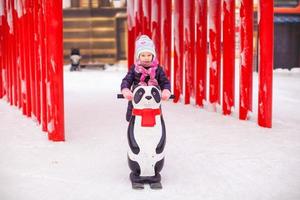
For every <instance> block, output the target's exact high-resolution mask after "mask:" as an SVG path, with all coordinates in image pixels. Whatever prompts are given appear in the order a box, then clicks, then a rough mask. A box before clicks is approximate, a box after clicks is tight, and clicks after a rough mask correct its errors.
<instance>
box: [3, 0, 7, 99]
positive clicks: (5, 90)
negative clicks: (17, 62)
mask: <svg viewBox="0 0 300 200" xmlns="http://www.w3.org/2000/svg"><path fill="white" fill-rule="evenodd" d="M3 4H4V5H3V17H2V19H3V21H2V22H3V43H4V44H3V68H2V81H3V95H6V98H8V80H7V70H8V50H7V49H8V48H7V46H8V44H7V43H8V25H7V19H6V3H5V1H3Z"/></svg>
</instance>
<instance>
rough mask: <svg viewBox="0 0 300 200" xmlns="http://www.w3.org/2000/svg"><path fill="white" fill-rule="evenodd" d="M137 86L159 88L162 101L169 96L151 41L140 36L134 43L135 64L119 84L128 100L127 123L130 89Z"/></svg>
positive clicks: (129, 116) (130, 98) (166, 82)
mask: <svg viewBox="0 0 300 200" xmlns="http://www.w3.org/2000/svg"><path fill="white" fill-rule="evenodd" d="M138 85H153V86H159V87H160V90H161V91H162V96H161V98H162V100H168V99H169V98H170V96H171V85H170V81H169V79H168V78H167V76H166V74H165V72H164V70H163V68H162V67H161V66H160V65H159V64H158V60H157V58H156V51H155V46H154V43H153V41H152V40H151V39H150V38H149V37H148V36H147V35H141V36H140V37H138V38H137V40H136V41H135V63H134V64H132V66H131V67H130V69H129V71H128V73H127V74H126V76H125V77H124V78H123V80H122V83H121V92H122V94H123V95H124V97H125V98H126V99H127V100H128V107H127V113H126V120H127V121H128V122H129V120H130V118H131V116H132V108H133V105H132V102H131V100H132V98H133V94H132V87H133V88H134V87H136V86H138Z"/></svg>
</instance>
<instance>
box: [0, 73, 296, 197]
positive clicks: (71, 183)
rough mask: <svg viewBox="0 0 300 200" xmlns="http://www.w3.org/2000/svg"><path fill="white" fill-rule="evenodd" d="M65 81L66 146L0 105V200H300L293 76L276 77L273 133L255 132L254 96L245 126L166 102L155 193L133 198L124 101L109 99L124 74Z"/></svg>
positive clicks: (76, 75)
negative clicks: (162, 163)
mask: <svg viewBox="0 0 300 200" xmlns="http://www.w3.org/2000/svg"><path fill="white" fill-rule="evenodd" d="M65 72H66V73H65V125H66V128H65V132H66V142H64V143H53V142H50V141H48V140H47V134H45V133H44V132H42V131H41V128H40V127H39V126H37V124H36V123H34V122H33V120H32V119H29V118H26V117H24V116H23V115H22V114H21V112H20V111H19V110H18V109H17V108H15V107H11V106H9V105H8V103H7V102H6V101H5V100H3V99H2V100H0V122H1V125H0V185H1V187H0V199H1V200H96V199H122V200H126V199H128V200H129V199H130V200H135V199H137V200H143V199H163V200H166V199H172V200H175V199H178V200H182V199H186V200H194V199H201V200H210V199H211V200H234V199H236V200H241V199H243V200H299V199H300V170H299V169H300V110H299V108H300V73H299V71H298V72H297V71H295V72H286V71H276V72H275V73H274V90H273V94H274V97H273V128H272V129H266V128H261V127H259V126H258V125H257V122H256V113H257V112H256V111H255V110H256V109H257V95H256V96H254V102H253V103H254V113H253V115H252V119H251V120H250V121H240V120H238V119H237V117H236V116H237V111H235V113H234V114H233V116H222V115H221V114H220V113H215V112H210V111H208V109H200V108H197V107H195V106H192V105H183V104H173V103H172V102H164V104H163V112H164V116H165V122H166V126H167V145H166V160H165V166H164V168H163V171H162V183H163V186H164V188H163V190H160V191H153V190H151V189H150V188H149V187H146V188H145V189H144V190H142V191H135V190H132V189H131V185H130V182H129V178H128V175H129V168H128V166H127V157H126V151H127V138H126V128H127V123H126V121H125V110H126V101H125V100H120V99H116V94H117V93H118V92H119V84H120V81H121V78H122V77H123V76H124V74H125V71H124V70H106V71H101V70H99V69H98V70H95V69H83V70H82V71H81V72H73V73H70V72H68V69H67V68H66V70H65ZM254 80H255V83H254V91H255V92H254V94H257V74H255V76H254ZM237 103H238V102H236V104H237Z"/></svg>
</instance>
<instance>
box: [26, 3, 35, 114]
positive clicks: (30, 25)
mask: <svg viewBox="0 0 300 200" xmlns="http://www.w3.org/2000/svg"><path fill="white" fill-rule="evenodd" d="M27 3H28V10H27V11H28V28H29V41H28V42H29V46H28V52H29V63H30V64H29V70H30V89H31V109H32V114H33V115H34V117H36V84H35V59H34V28H33V0H27Z"/></svg>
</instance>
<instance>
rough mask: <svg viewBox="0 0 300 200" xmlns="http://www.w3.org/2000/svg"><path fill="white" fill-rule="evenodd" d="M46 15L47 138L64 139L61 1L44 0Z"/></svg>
mask: <svg viewBox="0 0 300 200" xmlns="http://www.w3.org/2000/svg"><path fill="white" fill-rule="evenodd" d="M46 16H47V19H48V20H49V21H48V23H47V49H48V50H47V62H48V72H47V73H48V74H49V82H48V86H49V87H48V89H49V90H50V91H49V94H50V96H51V97H50V99H51V100H50V102H49V103H50V105H49V107H50V114H49V116H50V119H48V133H49V135H48V138H49V139H50V140H53V141H64V140H65V136H64V98H63V97H64V95H63V94H64V93H63V92H64V91H63V45H62V44H63V33H62V30H63V29H62V28H63V21H62V17H63V15H62V1H61V0H56V1H46ZM48 100H49V99H48Z"/></svg>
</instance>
